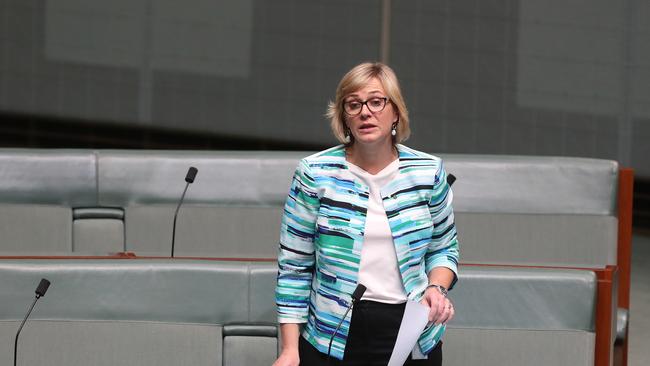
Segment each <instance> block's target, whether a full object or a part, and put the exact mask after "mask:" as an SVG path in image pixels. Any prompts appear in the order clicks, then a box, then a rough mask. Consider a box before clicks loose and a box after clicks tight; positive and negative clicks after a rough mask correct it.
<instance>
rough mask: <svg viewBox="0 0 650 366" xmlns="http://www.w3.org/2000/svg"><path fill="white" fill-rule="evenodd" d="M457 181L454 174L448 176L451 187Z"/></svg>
mask: <svg viewBox="0 0 650 366" xmlns="http://www.w3.org/2000/svg"><path fill="white" fill-rule="evenodd" d="M455 181H456V176H455V175H453V174H447V184H449V186H450V187H451V185H452V184H454V182H455Z"/></svg>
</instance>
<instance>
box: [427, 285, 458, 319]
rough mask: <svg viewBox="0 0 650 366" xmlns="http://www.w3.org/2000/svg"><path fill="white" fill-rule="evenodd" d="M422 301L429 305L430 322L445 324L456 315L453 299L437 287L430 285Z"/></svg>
mask: <svg viewBox="0 0 650 366" xmlns="http://www.w3.org/2000/svg"><path fill="white" fill-rule="evenodd" d="M420 302H421V303H422V304H424V305H427V306H428V307H429V322H430V323H434V324H445V323H447V322H448V321H450V320H451V319H452V318H453V317H454V314H455V311H454V306H453V305H452V303H451V301H449V299H448V298H447V297H445V296H444V295H443V294H442V293H441V292H440V291H439V290H438V289H437V288H435V287H429V288H428V289H427V290H426V291H425V292H424V296H423V297H422V301H420Z"/></svg>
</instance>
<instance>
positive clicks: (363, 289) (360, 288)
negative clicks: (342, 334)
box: [327, 284, 366, 365]
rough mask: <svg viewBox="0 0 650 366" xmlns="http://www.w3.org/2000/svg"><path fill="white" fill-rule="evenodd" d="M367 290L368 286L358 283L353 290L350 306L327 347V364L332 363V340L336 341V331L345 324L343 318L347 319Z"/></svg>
mask: <svg viewBox="0 0 650 366" xmlns="http://www.w3.org/2000/svg"><path fill="white" fill-rule="evenodd" d="M364 292H366V286H364V285H362V284H358V285H357V288H355V289H354V292H352V301H350V305H348V308H347V309H346V310H345V314H343V317H342V318H341V321H340V322H339V324H338V325H337V326H336V329H335V330H334V333H332V337H330V344H329V346H328V347H327V364H328V365H329V363H330V353H331V352H332V341H334V337H335V336H336V333H337V332H338V331H339V328H341V324H343V320H345V317H346V316H347V315H348V312H349V311H350V309H352V306H354V304H356V303H357V302H358V301H359V300H361V296H363V293H364Z"/></svg>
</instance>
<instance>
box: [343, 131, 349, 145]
mask: <svg viewBox="0 0 650 366" xmlns="http://www.w3.org/2000/svg"><path fill="white" fill-rule="evenodd" d="M350 141H351V139H350V130H345V137H344V138H343V142H344V143H346V144H349V143H350Z"/></svg>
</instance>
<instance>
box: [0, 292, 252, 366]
mask: <svg viewBox="0 0 650 366" xmlns="http://www.w3.org/2000/svg"><path fill="white" fill-rule="evenodd" d="M46 298H47V295H46V297H45V298H43V300H45V299H46ZM45 307H46V305H45V304H38V305H37V307H36V308H35V310H34V313H35V314H34V315H37V313H38V312H39V310H43V309H44V308H45ZM25 311H26V309H25ZM19 324H20V323H19V322H17V321H13V322H7V321H0V365H12V364H13V359H12V358H13V346H14V335H15V332H16V330H17V328H18V326H19ZM222 354H223V348H222V333H221V327H220V326H216V325H208V324H180V323H177V324H171V323H157V322H124V321H65V320H61V321H43V320H31V321H29V322H28V323H27V324H26V325H25V328H24V329H23V331H22V333H21V335H20V343H19V352H18V365H39V366H41V365H42V366H91V365H92V366H116V365H121V366H130V365H133V366H136V365H138V366H142V365H148V366H149V365H150V366H154V365H155V366H178V365H192V366H221V365H222ZM251 366H254V365H251Z"/></svg>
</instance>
